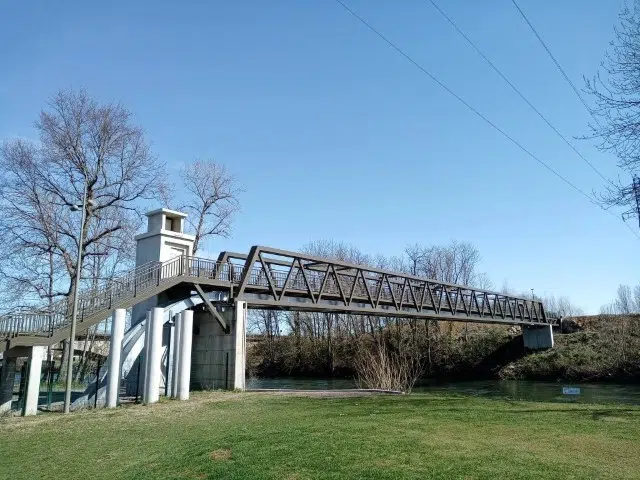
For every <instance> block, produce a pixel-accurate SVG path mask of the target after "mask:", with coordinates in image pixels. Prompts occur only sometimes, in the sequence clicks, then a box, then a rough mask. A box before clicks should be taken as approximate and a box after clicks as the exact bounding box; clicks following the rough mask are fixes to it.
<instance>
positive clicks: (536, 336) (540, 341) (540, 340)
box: [522, 324, 553, 350]
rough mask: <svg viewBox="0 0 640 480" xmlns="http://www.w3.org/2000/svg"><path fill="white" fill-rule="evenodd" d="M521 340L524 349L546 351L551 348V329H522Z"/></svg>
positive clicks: (548, 326) (541, 327)
mask: <svg viewBox="0 0 640 480" xmlns="http://www.w3.org/2000/svg"><path fill="white" fill-rule="evenodd" d="M522 340H523V342H524V346H525V348H529V349H531V350H546V349H549V348H553V328H552V327H551V325H548V324H547V325H540V326H538V325H536V326H523V327H522Z"/></svg>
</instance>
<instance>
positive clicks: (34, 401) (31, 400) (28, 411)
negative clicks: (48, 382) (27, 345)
mask: <svg viewBox="0 0 640 480" xmlns="http://www.w3.org/2000/svg"><path fill="white" fill-rule="evenodd" d="M46 351H47V347H45V346H37V347H35V346H34V347H31V352H30V354H29V363H28V365H27V388H26V395H25V400H24V409H23V411H22V414H23V415H25V416H26V415H35V414H36V413H37V412H38V397H39V396H40V374H41V373H42V361H43V360H44V356H45V354H46Z"/></svg>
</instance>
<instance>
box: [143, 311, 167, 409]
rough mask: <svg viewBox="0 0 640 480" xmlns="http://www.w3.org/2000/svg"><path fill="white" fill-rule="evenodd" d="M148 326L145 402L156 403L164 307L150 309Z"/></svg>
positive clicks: (160, 374) (160, 371)
mask: <svg viewBox="0 0 640 480" xmlns="http://www.w3.org/2000/svg"><path fill="white" fill-rule="evenodd" d="M149 323H150V326H149V342H148V344H149V349H148V357H147V368H146V375H147V376H146V378H145V383H146V387H145V393H146V399H145V403H156V402H157V401H158V400H160V380H161V377H162V366H161V362H162V330H163V325H164V309H162V308H159V307H156V308H154V309H153V310H151V316H150V322H149Z"/></svg>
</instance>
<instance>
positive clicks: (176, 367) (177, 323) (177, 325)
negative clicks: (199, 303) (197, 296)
mask: <svg viewBox="0 0 640 480" xmlns="http://www.w3.org/2000/svg"><path fill="white" fill-rule="evenodd" d="M181 319H182V313H179V314H177V315H175V316H174V317H173V327H172V329H171V330H172V332H173V339H172V342H171V349H172V351H171V383H170V387H171V392H170V395H171V398H177V396H178V378H179V377H178V374H179V371H180V347H181V343H180V338H181V337H180V332H181V331H182V321H181Z"/></svg>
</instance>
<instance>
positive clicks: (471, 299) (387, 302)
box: [218, 246, 552, 325]
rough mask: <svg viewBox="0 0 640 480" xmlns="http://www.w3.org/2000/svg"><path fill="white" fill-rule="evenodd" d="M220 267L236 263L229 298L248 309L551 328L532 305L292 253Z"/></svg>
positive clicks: (228, 256) (256, 253)
mask: <svg viewBox="0 0 640 480" xmlns="http://www.w3.org/2000/svg"><path fill="white" fill-rule="evenodd" d="M218 261H219V262H227V263H229V264H230V265H234V261H235V265H236V266H235V268H236V269H237V270H238V271H241V272H242V274H241V277H240V279H239V283H238V285H237V287H235V290H234V292H233V294H232V296H233V297H235V298H237V299H240V300H246V301H247V302H248V303H249V304H250V306H251V307H252V308H273V309H282V310H299V311H321V312H331V313H350V314H358V315H378V316H387V317H389V316H392V317H409V318H427V319H435V320H449V321H466V322H482V323H508V324H520V325H539V324H546V323H551V322H552V319H549V318H547V315H546V313H545V311H544V306H543V305H542V303H541V302H539V301H537V300H532V299H526V298H521V297H515V296H511V295H505V294H502V293H498V292H492V291H488V290H482V289H477V288H473V287H469V286H465V285H456V284H451V283H447V282H441V281H436V280H430V279H425V278H422V277H417V276H414V275H407V274H403V273H398V272H391V271H387V270H381V269H377V268H372V267H367V266H363V265H356V264H351V263H348V262H343V261H339V260H330V259H326V258H320V257H315V256H312V255H306V254H302V253H298V252H289V251H285V250H279V249H274V248H269V247H262V246H254V247H252V248H251V251H250V252H249V254H248V255H243V254H237V253H228V252H223V253H222V254H221V255H220V257H219V258H218ZM238 261H240V262H242V261H244V262H243V264H242V263H238ZM233 269H234V267H233V266H231V267H230V270H233Z"/></svg>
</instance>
